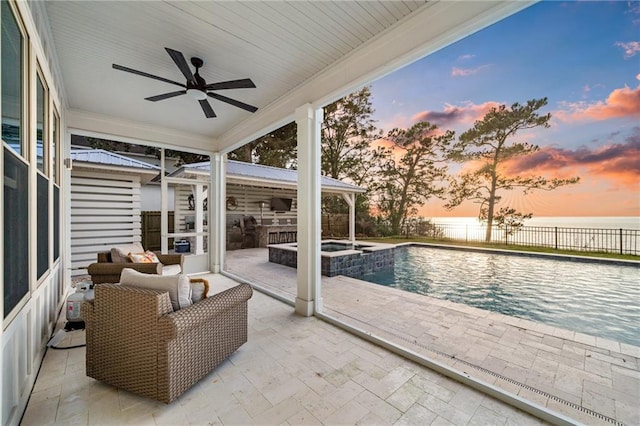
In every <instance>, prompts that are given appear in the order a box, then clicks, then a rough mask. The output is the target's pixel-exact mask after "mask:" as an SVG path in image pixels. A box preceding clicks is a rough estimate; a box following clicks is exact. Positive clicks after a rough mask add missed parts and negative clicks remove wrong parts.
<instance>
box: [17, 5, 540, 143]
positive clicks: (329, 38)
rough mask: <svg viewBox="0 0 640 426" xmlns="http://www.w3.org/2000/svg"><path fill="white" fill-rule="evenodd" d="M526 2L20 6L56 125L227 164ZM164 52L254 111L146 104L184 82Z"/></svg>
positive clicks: (184, 100) (183, 102)
mask: <svg viewBox="0 0 640 426" xmlns="http://www.w3.org/2000/svg"><path fill="white" fill-rule="evenodd" d="M531 3H532V2H528V1H523V2H514V1H473V2H465V3H464V5H463V4H461V3H460V2H447V1H429V2H426V1H407V0H403V1H366V2H365V1H348V2H315V1H296V2H281V1H276V2H213V1H212V2H200V1H178V2H142V1H140V2H111V1H102V2H100V1H99V2H75V1H57V2H29V8H31V9H32V12H33V14H34V16H35V21H36V22H38V24H39V25H38V32H39V33H40V36H41V37H42V39H43V40H44V43H43V44H44V48H45V50H47V49H46V48H51V51H52V52H53V49H55V54H54V55H51V54H47V56H48V57H49V58H50V62H51V68H52V69H53V70H54V72H53V74H54V77H53V78H54V80H58V79H60V80H61V81H57V82H56V83H57V84H56V86H57V87H58V88H59V91H60V95H61V98H62V102H63V104H64V107H65V110H66V112H67V114H66V122H67V125H68V127H69V128H70V129H72V130H73V132H74V133H76V134H84V135H98V136H99V135H109V136H110V137H112V138H120V139H121V140H125V141H127V140H134V141H148V142H151V143H153V144H154V145H156V146H166V147H176V146H179V147H181V148H189V149H191V150H193V151H194V152H198V151H204V152H221V153H226V152H229V151H230V150H233V149H234V148H236V147H238V146H241V145H243V144H244V143H246V142H248V141H250V140H252V139H255V138H256V137H259V136H262V135H263V134H265V133H268V132H269V131H271V130H274V129H276V128H278V127H280V126H282V125H283V124H286V123H287V122H290V121H292V119H293V116H294V111H295V109H296V108H298V107H300V106H301V105H303V104H307V103H311V104H313V106H314V107H321V106H323V105H326V104H328V103H330V102H332V101H334V100H336V99H339V98H340V97H342V96H344V95H346V94H348V93H350V92H352V91H354V90H355V89H357V88H359V87H361V86H363V85H365V84H368V83H370V82H371V81H372V80H374V79H376V78H379V77H382V76H384V75H386V74H388V73H390V72H392V71H394V70H396V69H398V68H400V67H401V66H404V65H406V64H408V63H410V62H412V61H414V60H417V59H419V58H421V57H423V56H425V55H427V54H429V53H432V52H434V51H436V50H438V49H441V48H443V47H445V46H447V45H449V44H451V43H453V42H455V41H456V40H459V39H460V38H463V37H465V36H467V35H469V34H471V33H473V32H475V31H477V30H479V29H482V28H484V27H486V26H487V25H490V24H492V23H494V22H496V21H498V20H500V19H503V18H505V17H506V16H509V15H511V14H513V13H515V12H517V11H519V10H521V9H523V8H525V7H527V6H528V5H530V4H531ZM165 47H168V48H171V49H174V50H177V51H180V52H182V53H183V54H184V56H185V58H186V60H187V61H189V59H190V58H191V57H199V58H201V59H203V60H204V66H203V67H202V68H201V70H200V72H201V75H202V77H203V78H204V79H205V80H206V81H207V82H208V83H214V82H220V81H229V80H235V79H244V78H250V79H251V80H252V81H253V82H254V83H255V85H256V86H257V87H256V88H255V89H232V90H224V91H221V92H220V94H224V95H226V96H229V97H232V98H235V99H238V100H240V101H242V102H245V103H248V104H251V105H255V106H256V107H258V108H259V109H258V111H257V112H256V113H255V114H251V113H249V112H247V111H244V110H242V109H239V108H235V107H233V106H231V105H229V104H227V103H224V102H219V101H217V100H214V99H210V101H211V104H212V107H213V109H214V111H215V112H216V114H217V117H216V118H205V116H204V114H203V112H202V110H201V108H200V106H199V105H198V103H197V102H196V100H194V99H191V98H190V97H188V96H178V97H175V98H171V99H166V100H163V101H161V102H149V101H146V100H145V99H144V98H146V97H149V96H154V95H158V94H162V93H166V92H171V91H172V90H176V86H174V85H171V84H167V83H166V82H163V81H158V80H153V79H150V78H145V77H142V76H140V75H135V74H132V73H128V72H122V71H119V70H116V69H113V68H112V64H118V65H122V66H125V67H129V68H132V69H136V70H139V71H143V72H146V73H149V74H153V75H157V76H160V77H163V78H165V79H168V80H172V81H178V82H182V81H184V77H183V76H182V74H181V73H180V71H179V70H178V68H177V67H176V65H175V64H174V62H173V61H172V59H171V57H170V56H169V55H168V54H167V52H165V50H164V48H165Z"/></svg>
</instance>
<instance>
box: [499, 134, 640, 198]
mask: <svg viewBox="0 0 640 426" xmlns="http://www.w3.org/2000/svg"><path fill="white" fill-rule="evenodd" d="M563 169H564V170H563ZM577 169H586V170H587V171H588V174H589V175H596V176H600V177H603V178H606V179H608V180H610V181H613V182H616V183H619V184H622V185H624V186H632V187H637V183H638V179H640V128H635V133H634V134H633V135H631V136H629V137H628V138H627V140H626V141H625V142H624V143H614V144H609V145H606V146H601V147H598V148H595V149H589V148H585V147H583V148H579V149H575V150H572V149H563V148H553V147H542V148H541V149H540V150H539V151H538V152H536V153H534V154H532V155H529V156H526V157H523V158H519V159H516V160H513V161H511V162H510V163H509V164H508V165H507V173H508V174H510V175H519V174H542V175H546V174H552V175H554V176H557V177H567V176H568V175H572V174H577V175H579V174H580V173H578V172H576V170H577Z"/></svg>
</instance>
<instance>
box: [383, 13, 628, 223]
mask: <svg viewBox="0 0 640 426" xmlns="http://www.w3.org/2000/svg"><path fill="white" fill-rule="evenodd" d="M372 93H373V105H374V108H375V110H376V111H375V114H374V118H375V119H376V120H377V121H378V126H379V127H380V128H382V129H384V131H385V132H386V131H388V130H391V129H392V128H394V127H403V128H406V127H410V126H411V125H412V124H414V123H416V122H417V121H420V120H428V121H430V122H432V123H435V124H437V125H439V126H440V128H442V129H452V130H455V131H456V135H460V134H461V133H462V132H464V131H465V130H467V129H469V128H471V127H472V126H473V123H474V121H475V120H478V119H482V117H483V116H484V114H485V113H486V112H487V111H488V109H489V108H491V107H492V106H497V105H500V104H507V105H511V104H513V103H514V102H519V103H521V104H524V103H526V101H527V100H529V99H533V98H542V97H547V98H548V105H547V106H546V107H545V108H544V109H542V110H541V111H540V112H541V113H543V114H544V113H547V112H550V113H551V115H552V119H551V128H549V129H536V130H534V131H530V132H528V133H522V134H521V135H520V140H526V141H528V142H531V143H534V144H536V145H539V146H540V148H541V149H540V151H539V152H538V153H536V154H534V155H533V156H531V157H527V158H523V159H522V160H521V161H517V162H514V163H513V164H510V167H509V168H510V171H511V172H512V173H514V174H519V175H527V174H537V175H543V176H545V177H549V178H552V177H571V176H580V179H581V181H580V183H579V184H577V185H573V186H569V187H564V188H560V189H557V190H555V191H552V192H546V191H537V192H534V193H533V194H530V195H527V196H522V195H521V194H520V193H518V192H516V191H511V192H509V193H504V194H503V195H504V197H503V202H502V203H501V204H500V205H501V206H507V205H508V206H510V207H514V208H516V209H518V210H520V211H522V212H532V213H533V214H534V216H640V195H639V193H640V192H639V190H640V3H639V2H626V1H611V2H590V1H582V2H569V3H565V2H542V3H538V4H535V5H533V6H531V7H529V8H527V9H525V10H524V11H522V12H520V13H518V14H516V15H514V16H512V17H510V18H507V19H505V20H503V21H501V22H499V23H497V24H494V25H493V26H491V27H489V28H486V29H484V30H482V31H480V32H478V33H476V34H473V35H471V36H469V37H467V38H465V39H463V40H461V41H459V42H457V43H455V44H453V45H451V46H449V47H447V48H445V49H442V50H441V51H439V52H436V53H434V54H432V55H430V56H428V57H426V58H424V59H422V60H420V61H418V62H416V63H414V64H412V65H409V66H407V67H405V68H403V69H401V70H399V71H396V72H395V73H393V74H390V75H388V76H387V77H385V78H383V79H381V80H379V81H377V82H374V83H373V84H372ZM454 167H457V168H459V166H454ZM442 204H443V203H442V202H439V201H437V200H430V201H429V202H428V203H427V205H426V206H425V207H424V208H423V209H422V210H421V215H423V216H426V217H439V216H477V213H478V206H477V205H475V204H463V205H462V206H460V207H458V208H457V209H455V210H452V211H447V210H445V209H444V208H443V207H442Z"/></svg>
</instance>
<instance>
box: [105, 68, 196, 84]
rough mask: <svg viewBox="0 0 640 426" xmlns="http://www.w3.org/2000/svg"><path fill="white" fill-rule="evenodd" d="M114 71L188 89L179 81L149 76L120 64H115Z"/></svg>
mask: <svg viewBox="0 0 640 426" xmlns="http://www.w3.org/2000/svg"><path fill="white" fill-rule="evenodd" d="M113 69H116V70H120V71H126V72H130V73H132V74H137V75H141V76H143V77H148V78H152V79H154V80H160V81H164V82H165V83H169V84H175V85H176V86H180V87H187V86H185V85H184V84H182V83H178V82H177V81H173V80H169V79H166V78H163V77H158V76H157V75H153V74H149V73H146V72H144V71H138V70H134V69H133V68H127V67H123V66H122V65H118V64H113Z"/></svg>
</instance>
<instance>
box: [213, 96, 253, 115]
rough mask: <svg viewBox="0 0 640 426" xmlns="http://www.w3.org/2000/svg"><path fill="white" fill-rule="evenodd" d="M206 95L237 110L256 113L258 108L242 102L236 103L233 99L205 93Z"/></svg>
mask: <svg viewBox="0 0 640 426" xmlns="http://www.w3.org/2000/svg"><path fill="white" fill-rule="evenodd" d="M207 95H209V96H211V97H212V98H213V99H217V100H219V101H222V102H226V103H228V104H230V105H233V106H235V107H238V108H242V109H243V110H245V111H249V112H256V111H257V110H258V108H256V107H254V106H252V105H249V104H245V103H244V102H240V101H236V100H235V99H231V98H227V97H226V96H222V95H218V94H217V93H207Z"/></svg>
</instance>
